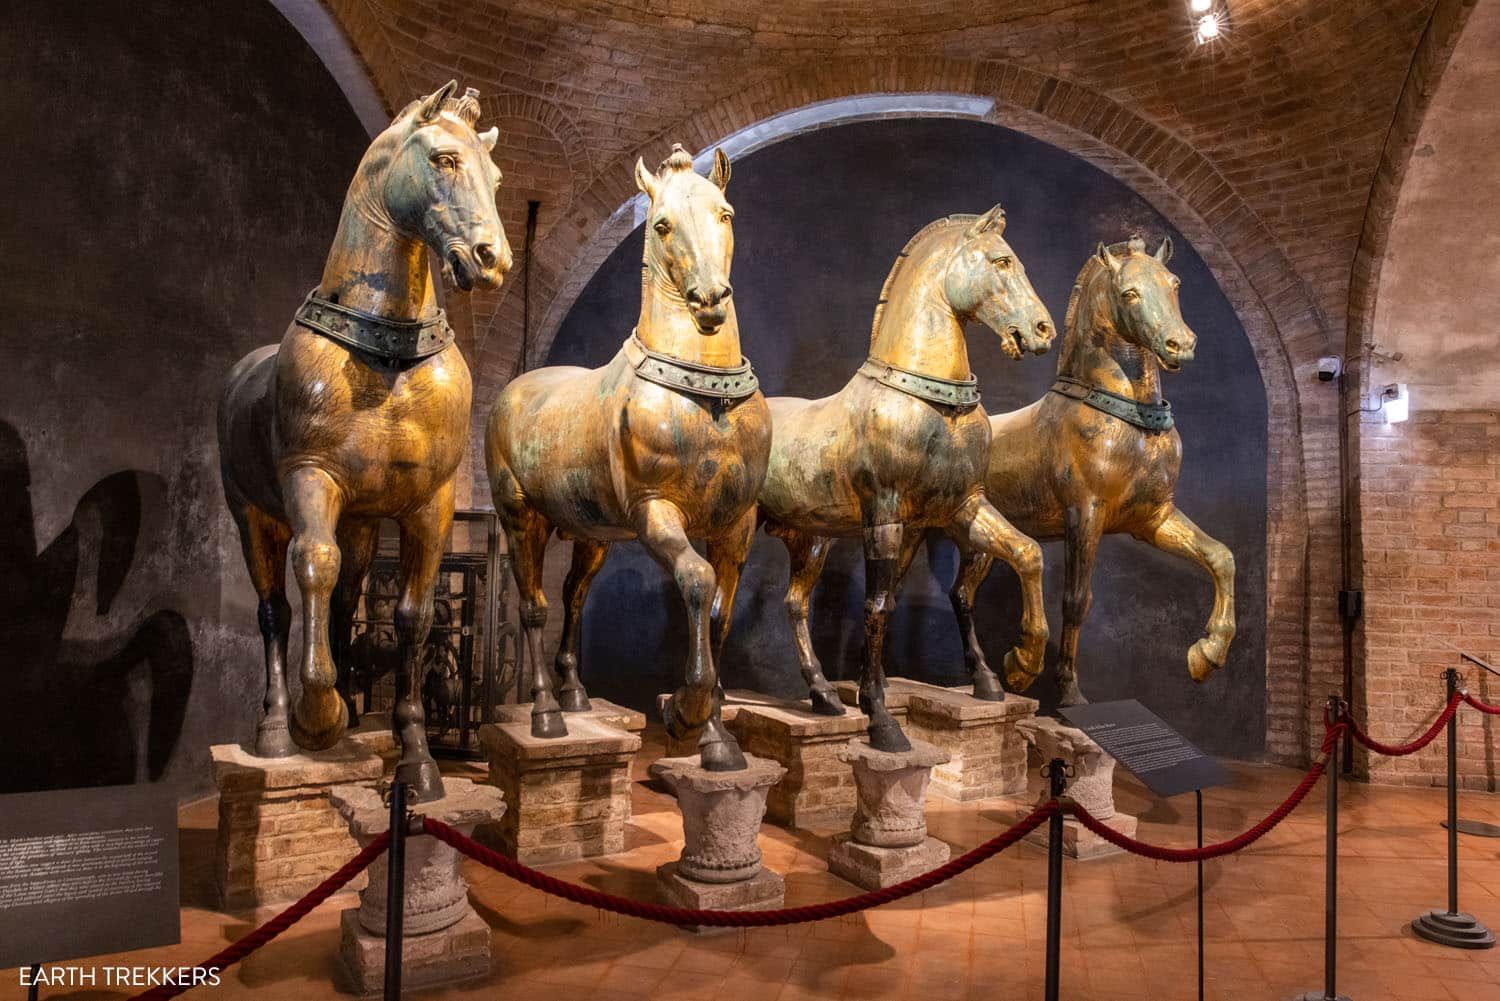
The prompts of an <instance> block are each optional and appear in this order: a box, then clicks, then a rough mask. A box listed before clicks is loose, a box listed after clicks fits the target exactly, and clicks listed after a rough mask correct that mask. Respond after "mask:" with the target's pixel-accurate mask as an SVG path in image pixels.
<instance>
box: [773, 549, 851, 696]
mask: <svg viewBox="0 0 1500 1001" xmlns="http://www.w3.org/2000/svg"><path fill="white" fill-rule="evenodd" d="M766 531H767V532H769V533H770V534H771V535H774V536H776V538H778V539H780V540H781V541H782V542H783V543H784V544H785V545H786V551H787V556H788V557H789V559H790V560H791V573H790V575H789V577H788V580H787V589H786V597H785V599H784V603H785V605H786V615H787V620H788V621H789V622H790V623H791V626H792V639H793V642H794V643H795V644H796V647H797V665H798V667H799V669H800V670H801V671H802V680H803V681H805V682H807V688H808V693H809V695H810V696H811V699H812V709H813V712H815V713H817V714H818V715H820V716H842V715H844V703H843V700H842V699H840V698H839V696H838V693H837V692H835V691H834V689H833V686H832V685H830V684H829V683H828V679H827V678H826V677H825V676H824V674H823V665H822V664H820V663H819V662H818V655H817V653H816V652H815V651H814V650H813V645H812V634H811V633H810V632H809V630H808V628H807V610H808V604H809V602H810V599H811V597H812V592H813V588H815V587H816V586H817V584H818V578H820V577H822V576H823V565H824V564H825V563H826V562H827V561H828V551H829V549H830V548H831V547H832V540H831V539H828V538H826V537H824V536H819V535H808V534H805V533H803V532H798V531H796V530H795V529H792V528H788V527H787V526H785V525H781V524H779V523H769V524H767V526H766Z"/></svg>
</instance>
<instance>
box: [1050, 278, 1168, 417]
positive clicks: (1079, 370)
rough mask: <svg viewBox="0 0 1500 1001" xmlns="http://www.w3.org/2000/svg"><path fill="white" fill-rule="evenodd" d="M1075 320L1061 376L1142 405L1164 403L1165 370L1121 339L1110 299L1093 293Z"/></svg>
mask: <svg viewBox="0 0 1500 1001" xmlns="http://www.w3.org/2000/svg"><path fill="white" fill-rule="evenodd" d="M1097 288H1098V286H1097V285H1096V284H1093V283H1091V287H1090V289H1089V290H1086V291H1085V295H1086V296H1087V299H1086V301H1085V303H1084V305H1083V308H1082V309H1080V310H1079V311H1078V315H1076V316H1074V317H1073V318H1072V322H1071V323H1070V324H1069V326H1068V330H1067V332H1066V334H1065V335H1064V340H1063V348H1062V351H1061V352H1059V353H1058V358H1057V374H1058V375H1061V376H1067V377H1068V378H1070V379H1076V380H1077V381H1079V382H1084V383H1088V384H1089V385H1091V386H1097V387H1098V388H1100V389H1103V390H1107V391H1108V392H1111V393H1115V394H1117V395H1119V396H1127V397H1129V398H1130V399H1132V400H1136V401H1137V402H1140V403H1160V402H1161V370H1160V368H1159V366H1158V365H1157V362H1156V356H1155V355H1154V354H1152V353H1151V352H1150V351H1148V350H1147V349H1145V348H1143V347H1139V346H1138V345H1135V344H1132V343H1130V342H1129V341H1127V340H1126V339H1125V338H1123V337H1121V336H1120V334H1119V332H1118V331H1117V330H1116V329H1115V321H1114V316H1113V312H1112V310H1111V309H1110V308H1109V301H1108V298H1107V297H1106V296H1104V295H1102V294H1093V292H1094V291H1095V290H1097Z"/></svg>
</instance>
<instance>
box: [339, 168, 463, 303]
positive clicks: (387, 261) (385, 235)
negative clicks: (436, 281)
mask: <svg viewBox="0 0 1500 1001" xmlns="http://www.w3.org/2000/svg"><path fill="white" fill-rule="evenodd" d="M371 152H372V153H374V152H375V148H374V147H372V149H371ZM369 159H370V154H367V155H366V160H367V161H368V160H369ZM380 186H381V175H380V174H379V172H378V171H374V170H371V169H370V168H369V167H368V166H367V164H364V163H362V164H360V169H359V171H358V173H356V174H355V178H354V183H352V184H351V185H350V186H349V193H348V195H346V196H345V198H344V211H343V214H342V215H341V216H340V217H339V228H338V232H337V233H336V234H334V238H333V246H332V247H330V248H329V251H328V259H327V261H326V262H325V263H324V265H323V280H322V282H321V283H320V284H319V286H318V295H319V296H321V297H322V298H324V299H331V300H333V301H336V302H338V303H339V304H340V305H344V306H349V307H351V308H353V309H359V310H363V311H364V312H366V313H374V314H375V315H377V316H384V317H386V318H388V319H392V320H414V319H417V318H419V317H424V316H429V315H431V314H432V313H433V312H435V311H436V309H437V294H436V291H435V290H434V288H433V285H432V272H431V269H430V268H429V267H428V263H427V248H426V247H425V246H424V245H423V243H422V241H420V240H416V239H413V238H411V237H409V236H406V235H405V234H403V233H401V232H400V230H398V229H397V228H396V224H395V223H394V222H393V221H392V220H391V217H390V215H389V214H388V213H387V212H386V211H385V206H384V205H383V204H382V203H381V201H380V199H379V197H378V196H377V195H376V192H377V191H379V189H380Z"/></svg>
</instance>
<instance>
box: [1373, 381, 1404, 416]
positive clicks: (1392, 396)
mask: <svg viewBox="0 0 1500 1001" xmlns="http://www.w3.org/2000/svg"><path fill="white" fill-rule="evenodd" d="M1380 409H1381V410H1383V411H1384V412H1385V422H1386V423H1387V424H1400V423H1401V422H1402V421H1404V420H1406V419H1407V418H1408V417H1410V416H1411V394H1410V393H1408V392H1407V391H1406V383H1404V382H1393V383H1391V384H1390V385H1389V386H1386V387H1385V388H1384V389H1382V390H1381V391H1380Z"/></svg>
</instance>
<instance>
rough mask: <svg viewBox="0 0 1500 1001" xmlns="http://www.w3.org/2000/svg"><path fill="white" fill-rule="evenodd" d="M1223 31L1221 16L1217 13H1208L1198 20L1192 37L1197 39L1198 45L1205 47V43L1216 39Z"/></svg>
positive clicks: (1222, 18)
mask: <svg viewBox="0 0 1500 1001" xmlns="http://www.w3.org/2000/svg"><path fill="white" fill-rule="evenodd" d="M1223 30H1224V17H1223V15H1222V14H1219V13H1218V12H1217V11H1210V12H1209V13H1207V14H1204V15H1203V16H1202V17H1200V18H1198V26H1197V27H1196V28H1195V29H1194V31H1193V35H1194V37H1195V38H1197V39H1198V44H1199V45H1206V44H1207V43H1209V42H1211V41H1213V40H1214V39H1215V38H1218V37H1219V35H1220V33H1222V32H1223Z"/></svg>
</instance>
